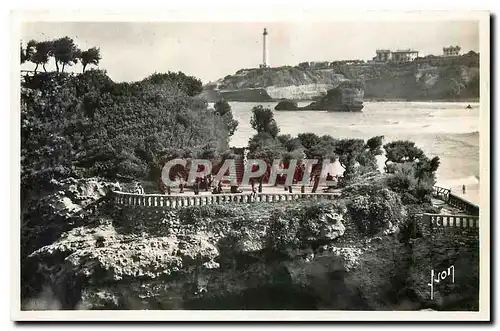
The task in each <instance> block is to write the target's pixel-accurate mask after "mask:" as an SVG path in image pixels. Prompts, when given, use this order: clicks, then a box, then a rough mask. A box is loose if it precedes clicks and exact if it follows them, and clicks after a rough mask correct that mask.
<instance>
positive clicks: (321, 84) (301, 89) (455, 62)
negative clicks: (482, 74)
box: [210, 53, 479, 101]
mask: <svg viewBox="0 0 500 331" xmlns="http://www.w3.org/2000/svg"><path fill="white" fill-rule="evenodd" d="M350 80H357V81H361V82H363V83H364V84H365V97H366V98H370V99H405V100H464V99H474V98H479V55H478V54H475V53H469V54H465V55H462V56H460V57H456V58H451V59H444V58H430V59H419V60H417V61H415V62H412V63H407V64H351V65H347V64H337V65H331V66H327V67H323V68H314V67H312V68H311V67H309V68H304V67H291V66H285V67H278V68H264V69H262V68H261V69H246V70H240V71H238V72H237V73H236V74H234V75H229V76H226V77H225V78H224V79H222V80H220V81H219V82H218V91H217V95H214V94H213V93H212V95H211V96H210V97H211V98H214V97H215V98H220V97H223V98H224V99H226V100H229V101H250V100H246V99H245V94H247V93H248V94H249V95H252V96H253V97H252V101H269V99H273V100H280V99H290V100H305V99H313V98H315V97H317V96H320V95H321V94H324V93H325V92H326V91H327V90H328V89H331V88H334V87H337V86H338V85H339V84H340V83H342V82H345V81H350ZM255 90H258V91H259V93H260V95H262V96H263V99H261V100H256V99H255V95H254V93H255V92H252V91H255ZM235 91H238V94H235Z"/></svg>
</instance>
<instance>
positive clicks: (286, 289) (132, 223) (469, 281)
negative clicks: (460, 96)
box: [23, 183, 478, 310]
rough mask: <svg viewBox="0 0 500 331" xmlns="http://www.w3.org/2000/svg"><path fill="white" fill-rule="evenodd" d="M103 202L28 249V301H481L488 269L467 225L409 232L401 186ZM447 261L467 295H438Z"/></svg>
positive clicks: (171, 305) (268, 305)
mask: <svg viewBox="0 0 500 331" xmlns="http://www.w3.org/2000/svg"><path fill="white" fill-rule="evenodd" d="M372 184H373V183H372ZM122 186H123V185H122ZM75 192H80V193H79V194H80V196H82V197H86V196H90V195H93V194H94V193H92V192H95V190H92V189H91V190H89V191H87V193H85V194H84V193H83V192H84V190H80V189H77V190H76V191H75ZM72 201H73V200H72ZM102 208H103V210H101V211H100V212H99V213H97V214H94V215H92V216H88V217H87V218H86V219H85V220H82V222H80V223H75V224H73V225H72V226H71V227H69V228H66V229H65V230H64V231H62V233H60V235H58V236H57V238H55V239H54V240H52V241H51V242H50V243H48V244H46V245H43V246H42V247H38V248H37V249H36V250H34V251H33V252H31V253H30V254H29V257H28V258H27V259H28V260H29V261H30V262H31V263H32V265H33V266H36V267H35V268H32V269H31V274H30V277H31V278H34V277H35V279H36V280H37V281H38V282H39V284H40V289H39V291H38V292H32V293H31V294H32V296H31V297H32V300H24V301H23V307H24V308H25V309H47V308H51V309H347V310H352V309H361V310H408V309H410V310H420V309H429V308H431V309H434V310H466V309H468V308H469V307H473V308H474V307H477V305H478V299H477V296H474V293H476V294H477V293H478V292H477V291H478V283H477V282H476V280H477V275H478V270H477V269H471V268H469V269H467V266H468V265H469V264H475V265H476V266H477V265H478V260H477V252H476V250H477V249H478V245H477V238H476V241H474V238H470V239H469V241H467V242H464V244H463V245H462V244H460V243H461V242H462V241H461V240H457V237H450V238H449V239H448V240H446V237H444V238H445V239H444V240H443V239H442V238H441V237H440V236H443V235H444V236H450V235H451V234H450V232H449V231H447V232H441V233H440V234H439V233H435V234H434V235H433V236H431V237H429V238H418V237H416V238H412V239H410V240H406V239H404V240H403V239H402V237H401V235H400V233H399V231H397V229H398V228H399V227H401V226H404V225H405V221H404V219H403V218H404V216H405V212H404V211H403V210H402V209H403V206H401V204H400V202H399V200H398V197H397V196H396V195H395V193H394V192H392V191H391V192H389V191H386V190H385V191H384V190H381V189H379V188H377V187H373V185H371V186H370V185H367V186H363V187H361V186H360V187H358V186H356V187H354V188H352V187H351V188H350V190H347V191H346V192H345V194H344V195H343V197H342V199H341V200H339V201H331V200H325V201H321V200H320V201H315V202H313V201H311V200H305V201H294V202H282V203H272V204H271V203H269V204H267V203H261V204H238V205H231V204H228V205H213V206H211V205H208V206H192V207H188V208H184V209H179V210H168V209H165V208H147V207H141V206H132V207H123V208H119V207H116V206H114V207H113V206H103V207H102ZM360 226H361V227H360ZM363 227H365V228H367V229H371V231H369V233H374V234H375V235H370V234H368V235H366V234H363V232H362V231H360V229H362V228H363ZM394 229H396V230H394ZM436 242H438V243H439V244H437V245H436V244H434V243H436ZM456 251H457V252H458V254H454V252H456ZM448 263H453V264H454V265H455V266H456V270H457V273H458V270H462V269H463V270H468V271H467V274H465V273H463V274H462V276H460V277H462V278H460V282H463V284H465V285H463V286H464V287H463V288H460V289H463V290H464V291H466V293H467V295H466V296H460V295H457V294H456V293H459V292H456V293H455V292H453V291H454V290H453V288H452V287H449V288H446V289H445V288H441V289H439V291H440V294H438V296H441V299H439V300H437V301H430V300H429V298H428V297H427V294H428V293H427V291H426V286H425V284H426V282H427V280H426V278H427V277H428V272H429V270H428V268H429V267H431V265H432V266H434V265H435V268H441V267H443V266H444V265H446V264H448ZM470 270H472V271H470ZM469 271H470V272H469ZM457 277H459V276H457ZM457 279H458V278H457ZM460 293H461V292H460ZM33 296H34V298H33Z"/></svg>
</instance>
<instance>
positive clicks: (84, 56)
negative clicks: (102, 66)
mask: <svg viewBox="0 0 500 331" xmlns="http://www.w3.org/2000/svg"><path fill="white" fill-rule="evenodd" d="M81 60H82V66H83V69H82V72H85V68H86V67H87V65H89V64H93V65H96V66H97V65H99V61H100V60H101V51H100V50H99V48H97V47H92V48H89V49H88V50H86V51H83V52H82V53H81Z"/></svg>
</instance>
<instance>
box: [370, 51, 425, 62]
mask: <svg viewBox="0 0 500 331" xmlns="http://www.w3.org/2000/svg"><path fill="white" fill-rule="evenodd" d="M376 54H377V55H376V56H375V57H373V58H372V61H371V62H372V63H387V62H396V63H403V62H411V61H413V60H415V59H416V58H417V57H418V51H415V50H412V49H405V50H397V51H391V50H390V49H377V50H376Z"/></svg>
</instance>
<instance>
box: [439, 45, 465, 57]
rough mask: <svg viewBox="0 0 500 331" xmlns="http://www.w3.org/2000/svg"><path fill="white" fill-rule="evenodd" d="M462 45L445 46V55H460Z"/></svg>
mask: <svg viewBox="0 0 500 331" xmlns="http://www.w3.org/2000/svg"><path fill="white" fill-rule="evenodd" d="M460 50H461V48H460V46H449V47H443V56H458V55H460Z"/></svg>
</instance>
